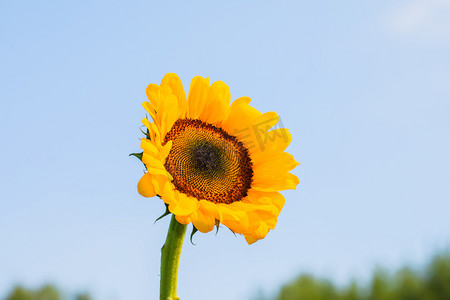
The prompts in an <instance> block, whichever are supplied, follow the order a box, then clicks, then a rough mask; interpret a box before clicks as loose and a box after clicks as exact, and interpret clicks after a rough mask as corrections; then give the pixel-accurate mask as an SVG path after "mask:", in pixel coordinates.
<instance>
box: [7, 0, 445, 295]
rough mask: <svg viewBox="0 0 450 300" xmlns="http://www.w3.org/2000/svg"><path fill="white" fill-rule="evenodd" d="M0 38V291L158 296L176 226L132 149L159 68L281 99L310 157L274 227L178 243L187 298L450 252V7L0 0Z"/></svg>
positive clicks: (299, 153) (432, 2) (415, 1)
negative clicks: (163, 253)
mask: <svg viewBox="0 0 450 300" xmlns="http://www.w3.org/2000/svg"><path fill="white" fill-rule="evenodd" d="M0 41H1V43H0V124H1V126H0V136H1V139H0V166H1V168H0V182H1V197H0V241H1V246H0V269H1V272H0V295H2V294H3V295H4V294H5V293H6V292H7V291H8V290H9V289H10V288H11V286H12V285H13V284H14V283H23V284H26V285H29V286H38V285H40V284H42V283H44V282H54V283H56V284H57V285H58V286H61V287H62V288H63V289H64V290H65V291H67V292H73V291H78V290H88V291H90V292H91V293H92V294H93V296H94V297H95V299H100V300H103V299H105V300H106V299H107V300H109V299H112V300H115V299H117V300H123V299H157V297H158V296H157V295H158V288H159V259H160V248H161V246H162V244H163V242H164V239H165V235H166V230H167V227H168V219H167V220H162V221H160V222H158V223H156V224H155V225H154V224H153V222H154V220H155V219H156V218H157V217H158V216H159V215H160V214H161V213H162V212H163V210H164V206H163V204H162V203H161V201H160V200H158V199H156V198H155V199H146V198H143V197H141V196H140V195H138V193H137V190H136V184H137V182H138V180H139V178H140V176H141V175H142V172H143V168H142V165H141V164H140V163H139V162H138V161H137V160H136V159H135V158H132V157H128V154H129V153H131V152H136V151H138V150H139V138H140V137H141V134H140V131H139V126H140V125H141V124H140V120H141V119H142V118H143V116H144V115H145V111H144V109H143V108H142V106H141V103H142V102H143V101H144V100H145V98H146V97H145V88H146V86H147V85H148V84H149V83H159V82H160V81H161V79H162V77H163V76H164V74H165V73H168V72H175V73H177V74H178V75H179V76H180V78H181V79H182V81H183V83H184V86H185V89H186V90H187V89H188V86H189V83H190V79H191V78H192V77H194V76H195V75H202V76H209V77H210V78H211V80H212V81H215V80H222V81H224V82H225V83H227V84H228V85H229V86H230V90H231V95H232V98H233V99H235V98H238V97H241V96H249V97H251V98H252V99H253V101H252V104H253V105H254V106H255V107H256V108H257V109H259V110H260V111H276V112H278V113H279V115H280V116H281V118H282V122H283V125H284V126H285V127H287V128H289V129H290V131H291V133H292V135H293V137H294V139H293V142H292V144H291V146H290V147H289V148H288V149H289V152H290V153H292V154H293V155H294V156H295V157H296V159H297V160H298V161H300V162H301V163H302V165H301V166H300V167H298V168H297V169H296V170H295V171H294V173H295V174H296V175H298V176H299V178H300V180H301V183H300V185H299V187H298V190H296V191H289V192H286V193H284V195H285V196H286V205H285V207H284V209H283V211H282V213H281V215H280V218H279V222H278V225H277V228H276V229H275V230H274V231H272V232H270V233H269V235H268V236H267V238H266V239H264V240H262V241H259V242H258V243H256V244H254V245H251V246H248V245H247V244H246V242H245V241H244V239H243V238H242V237H240V236H238V237H234V236H233V234H232V233H231V232H229V231H228V230H226V229H223V230H221V231H220V232H219V234H218V235H217V236H216V235H214V234H213V233H209V234H197V235H196V236H195V242H196V245H195V246H193V245H191V244H190V243H189V242H188V241H187V240H186V242H185V245H184V250H183V253H182V257H181V269H180V278H179V281H180V283H179V287H178V291H179V296H180V297H181V298H182V299H199V300H202V299H211V297H212V295H213V297H214V299H218V300H228V299H236V300H244V299H249V298H251V296H252V295H254V294H255V293H256V291H257V290H258V289H259V288H262V289H263V290H264V291H265V292H267V293H269V294H270V293H273V292H275V291H276V289H277V288H278V287H279V285H280V284H281V283H283V282H285V281H286V280H289V279H291V278H292V277H293V276H295V275H297V274H299V273H300V272H311V273H313V274H316V275H321V276H327V277H329V278H332V279H334V280H336V281H337V282H340V283H345V282H347V281H348V280H350V279H351V278H359V279H361V280H364V279H366V278H367V276H368V274H369V273H370V272H371V270H372V269H373V268H374V267H375V266H376V265H378V264H382V265H384V266H387V267H395V266H399V265H401V264H403V263H412V264H417V265H420V264H422V263H423V262H425V261H426V259H427V258H428V257H429V255H431V254H432V253H434V251H436V250H439V249H443V248H446V247H448V246H449V243H450V219H449V217H448V215H449V213H448V212H449V211H450V201H449V200H450V192H449V190H448V182H449V180H450V175H449V170H450V158H449V153H450V139H449V132H450V117H449V116H450V84H449V79H450V55H449V53H450V49H449V48H450V1H447V0H427V1H425V0H423V1H419V0H412V1H395V3H393V2H392V1H353V2H352V1H346V2H339V3H338V2H336V1H276V2H275V1H245V2H244V1H230V2H228V3H219V2H212V1H193V2H190V3H185V2H181V1H179V2H177V1H170V2H165V3H159V2H156V1H155V2H153V3H152V1H142V2H134V1H130V2H127V3H125V2H122V3H120V2H110V1H98V2H95V3H92V2H83V1H81V2H80V1H78V2H76V4H75V3H73V4H71V3H69V2H64V3H62V2H58V3H57V2H56V1H55V2H50V1H39V3H37V2H35V1H28V2H27V1H22V2H19V1H15V2H12V1H10V2H6V1H3V2H1V3H0ZM188 230H189V229H188Z"/></svg>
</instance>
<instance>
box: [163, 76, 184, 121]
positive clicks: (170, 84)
mask: <svg viewBox="0 0 450 300" xmlns="http://www.w3.org/2000/svg"><path fill="white" fill-rule="evenodd" d="M161 87H162V88H165V89H168V90H170V92H171V93H172V94H173V95H175V97H176V98H177V99H178V107H179V108H180V109H181V110H182V111H183V112H184V113H186V107H187V101H186V93H185V91H184V88H183V84H182V83H181V80H180V77H178V75H177V74H175V73H168V74H166V75H165V76H164V78H163V80H162V81H161ZM182 117H184V115H183V116H182Z"/></svg>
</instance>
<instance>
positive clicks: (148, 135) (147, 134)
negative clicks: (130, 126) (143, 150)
mask: <svg viewBox="0 0 450 300" xmlns="http://www.w3.org/2000/svg"><path fill="white" fill-rule="evenodd" d="M139 130H140V131H141V132H142V133H143V134H144V135H145V137H146V138H148V139H149V140H151V138H150V131H148V129H147V132H144V130H142V129H141V128H139Z"/></svg>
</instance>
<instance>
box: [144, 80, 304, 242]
mask: <svg viewBox="0 0 450 300" xmlns="http://www.w3.org/2000/svg"><path fill="white" fill-rule="evenodd" d="M146 92H147V97H148V100H149V101H146V102H144V103H143V106H144V108H145V109H146V111H147V112H148V113H149V114H150V116H151V119H152V122H151V121H150V120H148V119H147V118H145V119H143V120H142V122H143V123H144V125H145V126H146V127H147V134H146V138H142V139H141V148H142V149H143V153H142V157H141V159H142V162H143V163H144V164H145V166H146V169H147V172H146V173H145V174H144V176H142V178H141V180H140V181H139V183H138V191H139V193H140V194H141V195H142V196H144V197H153V196H155V195H158V196H160V197H161V199H162V200H163V201H164V202H165V203H166V204H167V206H168V210H169V211H170V212H171V213H173V214H174V215H175V217H176V219H177V221H178V222H180V223H182V224H189V223H191V222H192V223H193V225H194V226H195V228H196V229H198V230H199V231H201V232H209V231H211V230H212V229H213V228H214V225H216V224H218V223H222V224H224V225H225V226H227V227H228V228H230V229H231V230H232V231H233V232H235V233H239V234H243V235H244V237H245V239H246V241H247V242H248V243H249V244H251V243H253V242H255V241H257V240H259V239H262V238H264V237H265V236H266V235H267V233H268V232H269V230H270V229H274V228H275V225H276V223H277V218H278V215H279V213H280V211H281V209H282V207H283V205H284V197H283V196H282V195H281V194H280V192H279V191H282V190H286V189H295V188H296V186H297V184H298V183H299V180H298V178H297V177H296V176H294V175H293V174H291V173H289V171H291V170H292V169H293V168H295V167H296V166H297V165H299V163H297V162H296V161H295V160H294V158H293V156H292V155H290V154H288V153H286V152H284V150H285V149H286V147H287V146H288V145H289V143H290V141H291V135H290V134H289V131H288V130H287V129H285V128H278V129H272V128H273V127H274V126H275V125H276V124H277V123H278V116H277V114H276V113H274V112H268V113H264V114H262V113H260V112H259V111H257V110H256V109H254V108H253V107H251V106H250V105H249V103H250V98H248V97H242V98H239V99H237V100H235V101H234V102H233V103H231V105H230V99H231V97H230V91H229V88H228V86H227V85H226V84H225V83H223V82H221V81H216V82H214V83H213V84H211V85H210V84H209V79H208V78H202V77H200V76H197V77H194V78H193V79H192V82H191V86H190V89H189V93H188V97H187V98H186V94H185V91H184V89H183V85H182V83H181V81H180V79H179V78H178V76H177V75H176V74H173V73H169V74H167V75H166V76H165V77H164V78H163V80H162V82H161V84H160V85H156V84H150V85H149V86H148V87H147V91H146ZM271 129H272V130H271Z"/></svg>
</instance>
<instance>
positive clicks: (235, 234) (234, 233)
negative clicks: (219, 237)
mask: <svg viewBox="0 0 450 300" xmlns="http://www.w3.org/2000/svg"><path fill="white" fill-rule="evenodd" d="M228 229H230V228H228ZM230 231H231V232H232V233H233V234H234V236H236V232H234V231H233V230H231V229H230Z"/></svg>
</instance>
